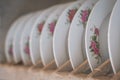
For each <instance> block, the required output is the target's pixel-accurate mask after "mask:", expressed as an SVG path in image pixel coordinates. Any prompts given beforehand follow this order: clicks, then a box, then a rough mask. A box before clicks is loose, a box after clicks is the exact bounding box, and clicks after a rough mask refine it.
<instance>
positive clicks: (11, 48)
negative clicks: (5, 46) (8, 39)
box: [8, 44, 13, 55]
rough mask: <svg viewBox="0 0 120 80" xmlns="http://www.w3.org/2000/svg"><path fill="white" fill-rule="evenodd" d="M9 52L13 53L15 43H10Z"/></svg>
mask: <svg viewBox="0 0 120 80" xmlns="http://www.w3.org/2000/svg"><path fill="white" fill-rule="evenodd" d="M8 53H9V54H10V55H13V45H12V44H10V46H9V50H8Z"/></svg>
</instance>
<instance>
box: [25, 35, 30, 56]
mask: <svg viewBox="0 0 120 80" xmlns="http://www.w3.org/2000/svg"><path fill="white" fill-rule="evenodd" d="M24 51H25V53H26V54H28V55H29V54H30V49H29V37H28V40H27V43H26V45H25V48H24Z"/></svg>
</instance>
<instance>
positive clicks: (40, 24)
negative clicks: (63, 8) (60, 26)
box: [37, 21, 45, 34]
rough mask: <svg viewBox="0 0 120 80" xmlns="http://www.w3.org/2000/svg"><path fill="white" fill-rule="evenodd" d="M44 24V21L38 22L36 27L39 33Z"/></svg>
mask: <svg viewBox="0 0 120 80" xmlns="http://www.w3.org/2000/svg"><path fill="white" fill-rule="evenodd" d="M44 24H45V21H43V22H41V23H39V24H38V26H37V29H38V32H39V34H41V32H42V29H43V26H44Z"/></svg>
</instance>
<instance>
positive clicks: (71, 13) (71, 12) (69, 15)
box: [68, 9, 77, 22]
mask: <svg viewBox="0 0 120 80" xmlns="http://www.w3.org/2000/svg"><path fill="white" fill-rule="evenodd" d="M76 12H77V9H72V10H69V12H68V18H69V21H70V22H72V19H73V17H74V15H75V13H76Z"/></svg>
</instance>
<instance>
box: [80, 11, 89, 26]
mask: <svg viewBox="0 0 120 80" xmlns="http://www.w3.org/2000/svg"><path fill="white" fill-rule="evenodd" d="M90 12H91V9H87V10H81V13H80V16H81V17H80V19H81V22H82V24H83V25H84V27H85V26H86V22H87V21H88V17H89V14H90Z"/></svg>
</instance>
